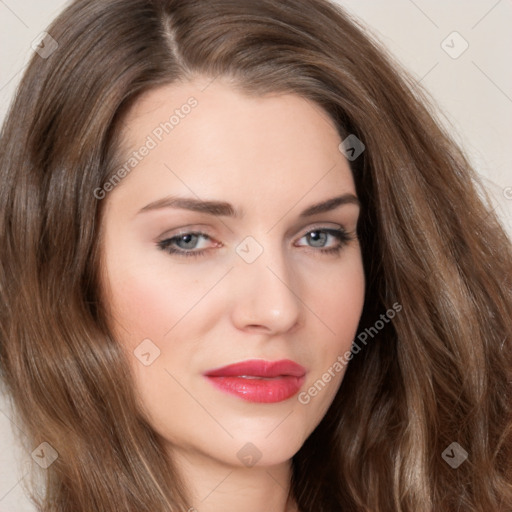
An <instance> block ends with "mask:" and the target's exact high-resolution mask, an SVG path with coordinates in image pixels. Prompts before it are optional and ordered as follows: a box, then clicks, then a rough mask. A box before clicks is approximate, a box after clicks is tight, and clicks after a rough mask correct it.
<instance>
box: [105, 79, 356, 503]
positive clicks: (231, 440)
mask: <svg viewBox="0 0 512 512" xmlns="http://www.w3.org/2000/svg"><path fill="white" fill-rule="evenodd" d="M207 83H208V82H206V81H204V80H201V79H199V78H198V79H197V80H195V81H194V82H188V83H180V84H173V85H171V86H165V87H161V88H159V89H156V90H153V91H151V92H149V93H147V94H146V95H145V96H143V97H142V98H141V99H139V101H138V102H137V103H136V104H135V105H134V107H133V108H132V110H131V111H130V112H129V113H128V116H127V117H126V118H125V120H124V123H123V126H124V127H125V131H124V133H123V138H124V144H123V148H124V149H125V150H126V152H127V153H126V157H127V158H126V159H128V158H129V155H130V154H131V152H133V151H134V150H136V149H137V148H140V147H141V146H142V145H143V144H144V143H145V141H146V140H147V137H148V135H150V134H152V133H154V130H155V128H156V127H158V126H159V125H160V123H162V122H163V121H165V120H168V119H169V116H170V114H172V112H173V111H174V110H175V109H176V108H179V107H180V106H181V105H184V104H185V103H186V102H187V99H188V98H190V97H191V96H194V97H195V98H196V99H197V102H198V104H197V106H196V107H195V108H194V109H193V110H192V111H191V112H190V113H189V114H188V115H187V116H184V117H183V118H182V119H180V122H179V124H178V125H177V126H175V127H174V129H173V131H172V132H170V133H168V134H165V135H164V137H163V138H162V140H161V141H158V144H157V146H156V147H154V148H153V149H151V151H150V152H149V154H147V155H146V156H145V157H144V158H143V159H142V160H141V161H140V163H139V164H138V165H137V166H136V168H134V169H133V170H132V171H131V172H130V173H129V174H128V175H127V176H126V177H125V178H124V179H123V180H122V182H121V183H120V184H119V185H118V186H117V187H116V188H115V189H114V190H113V191H111V192H109V194H108V195H107V197H106V199H105V201H106V205H105V206H106V210H105V214H104V218H103V226H102V227H103V255H104V268H105V274H104V288H105V293H106V296H107V297H108V303H109V308H110V311H111V315H112V324H113V325H112V330H113V332H114V334H115V336H116V338H117V339H118V340H119V341H120V343H121V344H122V346H123V347H125V348H126V350H127V354H128V357H129V360H130V362H131V364H132V366H133V372H134V378H135V382H136V390H137V393H138V397H139V399H140V403H141V407H142V408H143V410H144V413H145V414H146V417H147V418H148V421H149V422H150V424H151V425H152V427H153V428H154V429H155V431H156V432H157V433H158V434H159V436H160V437H161V438H162V439H163V440H164V442H165V444H166V446H167V448H168V453H169V455H170V456H171V457H172V459H173V461H175V463H176V465H177V467H178V469H179V470H180V472H181V474H182V475H183V478H184V480H185V482H186V485H187V486H188V488H189V491H190V496H191V504H190V507H191V508H190V510H197V511H199V512H220V511H231V510H244V511H245V512H262V511H265V512H283V511H292V510H296V509H295V506H294V503H293V502H292V501H291V500H287V494H288V491H289V488H290V476H291V458H292V457H293V455H294V454H295V453H296V452H297V451H298V450H299V449H300V447H301V446H302V444H303V443H304V441H305V440H306V438H307V437H308V436H309V435H310V434H311V432H312V431H313V430H314V429H315V427H316V426H317V425H318V423H319V422H320V421H321V419H322V417H323V416H324V415H325V412H326V410H327V409H328V407H329V405H330V404H331V402H332V400H333V399H334V396H335V394H336V392H337V390H338V388H339V385H340V383H341V380H342V378H343V373H344V370H343V371H339V372H336V373H334V377H332V379H331V380H330V382H329V383H328V384H327V385H326V386H325V387H324V388H323V389H322V390H321V391H320V392H318V394H317V396H315V397H314V398H312V399H311V400H310V402H309V403H308V404H307V405H305V404H303V403H300V402H299V400H298V395H297V394H295V395H294V396H291V397H290V398H287V399H284V400H282V401H279V402H276V403H254V402H248V401H246V400H244V399H242V398H241V397H239V396H235V395H233V394H229V393H225V392H224V391H222V390H219V389H218V388H216V387H215V386H213V385H212V384H211V382H210V381H209V380H208V379H207V378H206V377H205V376H204V375H203V374H204V373H205V372H206V371H207V370H209V369H212V368H218V367H222V366H226V365H229V364H232V363H237V362H240V361H246V360H249V359H250V360H254V359H256V360H267V361H277V360H283V359H287V360H292V361H294V362H296V363H298V364H300V365H302V366H303V367H304V368H305V369H306V374H305V380H304V382H303V384H302V386H301V388H300V391H304V390H308V389H309V388H310V387H311V386H313V384H314V383H315V382H316V381H317V380H318V379H319V378H321V377H322V375H323V374H324V373H325V372H326V371H327V369H328V368H329V367H332V365H333V363H334V362H335V361H336V359H337V357H338V356H339V355H340V354H343V353H345V352H346V351H347V350H350V347H351V343H352V340H353V339H354V336H355V334H356V330H357V325H358V322H359V318H360V315H361V311H362V307H363V301H364V273H363V266H362V260H361V252H360V247H359V242H358V240H357V237H356V225H357V220H358V216H359V205H358V204H357V201H356V200H355V197H356V192H355V186H354V182H353V179H352V175H351V171H350V168H349V165H348V162H347V160H346V159H345V157H344V156H343V155H342V153H341V152H340V151H339V149H338V146H339V144H340V142H341V138H340V136H339V134H338V133H337V131H336V128H335V126H334V124H333V123H332V121H331V120H330V118H329V117H328V115H327V114H326V113H325V112H324V111H323V110H322V109H320V108H319V107H318V106H317V105H315V104H313V103H311V102H310V101H307V100H305V99H303V98H301V97H299V96H296V95H294V94H286V95H283V94H281V95H269V96H265V97H249V96H247V95H244V94H242V93H241V92H240V91H238V90H237V89H235V88H233V86H231V85H229V84H227V83H225V82H223V81H222V80H220V79H217V80H216V81H215V82H213V83H212V84H211V85H209V86H208V87H206V84H207ZM205 87H206V88H205ZM203 89H204V91H203ZM169 196H179V197H187V198H192V199H198V198H200V199H201V200H215V201H222V202H226V203H229V204H230V205H232V207H233V209H235V210H239V216H236V217H235V216H231V215H213V214H211V213H206V212H197V211H191V210H187V209H184V208H178V207H176V206H173V207H171V206H169V205H167V206H164V205H162V204H161V203H160V204H159V205H158V204H157V205H155V202H156V201H159V200H161V199H163V198H168V197H169ZM340 196H343V197H344V198H345V199H344V200H342V201H340V202H339V204H338V205H337V206H336V207H335V208H332V209H329V210H328V211H324V212H320V213H318V212H317V213H314V214H312V215H308V216H301V213H302V212H304V211H305V210H306V209H308V208H309V207H310V206H312V205H315V204H317V203H322V202H324V201H327V200H329V199H332V198H334V197H340ZM152 203H153V206H154V207H153V208H148V209H146V210H144V211H142V212H141V209H143V208H144V207H145V206H147V205H149V204H152ZM217 213H219V212H217ZM221 213H227V212H221ZM325 230H338V231H339V230H342V231H344V232H346V234H347V237H348V239H347V240H345V239H344V238H343V237H342V239H341V241H340V240H339V239H338V238H336V236H335V235H332V234H330V233H331V232H330V231H329V232H327V231H325ZM197 232H201V233H204V234H206V235H207V237H204V236H196V237H194V236H192V237H190V236H189V237H188V238H187V237H185V238H182V239H178V240H176V239H174V241H171V242H167V243H166V245H165V248H166V249H168V248H169V247H171V248H172V249H175V250H181V251H183V252H197V251H203V254H202V255H200V256H197V257H194V256H191V257H186V256H181V255H177V254H172V253H170V252H168V251H167V250H163V249H162V248H161V247H159V246H158V243H159V242H162V241H163V240H169V239H171V238H172V237H176V236H177V235H185V234H186V233H197ZM336 232H337V231H336ZM249 236H250V237H252V239H251V241H250V243H249V244H247V241H246V242H245V245H244V244H242V245H241V246H240V244H241V242H243V241H244V240H245V239H246V237H249ZM253 240H254V241H256V242H257V244H255V242H254V241H253ZM237 247H239V249H240V247H242V248H243V249H244V251H245V253H246V254H247V255H249V256H253V255H256V254H259V253H258V252H257V251H261V249H262V251H263V252H261V254H259V256H258V257H257V258H256V259H255V260H254V261H252V262H250V263H249V262H248V261H247V260H246V259H244V258H243V257H242V256H243V255H244V251H242V252H240V250H239V252H237ZM338 247H339V248H340V250H339V251H338V252H331V253H325V252H321V250H322V249H324V250H327V249H335V248H338ZM241 255H242V256H241ZM147 339H149V340H151V342H150V344H148V341H146V342H145V343H146V345H144V347H145V349H144V351H143V352H144V353H145V354H146V356H145V357H146V360H148V359H150V358H153V357H154V355H155V354H156V352H155V350H159V351H160V352H159V355H158V357H156V358H155V359H154V361H153V362H152V363H151V364H147V365H145V364H143V363H141V361H140V360H139V358H137V357H135V355H134V351H135V353H137V347H138V346H140V344H141V342H143V340H147ZM155 347H158V349H156V348H155ZM139 353H140V351H139ZM148 354H150V355H148ZM248 443H251V444H250V445H247V444H248ZM243 447H245V450H246V451H243V450H242V452H240V450H241V449H242V448H243ZM247 450H248V451H247ZM247 454H249V459H247V458H245V459H243V457H242V455H245V456H247ZM251 456H253V457H254V459H255V460H256V459H258V460H257V461H256V463H255V464H253V463H250V462H249V463H247V462H244V460H245V461H247V460H249V461H250V460H252V459H251Z"/></svg>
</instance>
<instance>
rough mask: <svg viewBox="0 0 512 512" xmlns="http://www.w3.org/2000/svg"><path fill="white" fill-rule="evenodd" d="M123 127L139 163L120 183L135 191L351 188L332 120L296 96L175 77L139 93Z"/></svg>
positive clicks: (127, 148)
mask: <svg viewBox="0 0 512 512" xmlns="http://www.w3.org/2000/svg"><path fill="white" fill-rule="evenodd" d="M123 126H124V128H123V132H122V140H123V144H122V147H123V151H122V152H123V157H122V159H123V163H126V162H128V160H129V159H130V158H132V159H136V160H137V162H135V161H133V162H132V163H134V164H136V165H134V167H133V172H130V173H129V174H130V175H129V176H128V177H127V178H125V179H123V183H122V184H121V185H122V187H119V188H125V185H126V186H127V187H128V186H130V187H131V188H133V189H136V190H137V194H138V195H144V194H145V192H146V191H149V192H150V194H149V195H151V196H155V195H157V194H158V193H163V192H165V191H166V190H167V189H172V192H173V193H174V192H176V188H178V189H180V190H178V192H180V191H181V190H183V192H186V193H187V195H190V192H192V193H194V194H195V195H198V196H201V197H202V196H208V195H211V196H213V195H217V196H218V195H219V194H218V192H219V190H222V191H223V195H233V197H236V196H240V194H244V195H245V196H246V197H247V198H249V199H251V198H252V199H254V198H257V197H258V195H260V196H261V194H267V195H268V194H272V193H275V192H276V191H280V192H281V197H282V199H283V200H285V199H286V196H289V199H290V200H294V201H297V200H298V199H299V198H300V196H302V195H304V194H307V193H309V192H310V191H311V190H312V189H315V188H316V189H319V190H320V191H321V190H322V189H323V190H324V191H325V189H327V190H328V191H329V192H331V189H332V188H336V189H339V190H340V191H342V192H348V191H353V189H354V185H353V181H352V174H351V172H350V168H349V166H348V162H347V161H346V159H345V158H344V156H343V155H342V153H341V152H340V150H339V144H340V142H341V139H340V135H339V133H338V131H337V129H336V127H335V125H334V122H333V121H332V119H331V118H330V117H329V115H328V114H327V113H326V112H325V111H324V110H323V109H322V108H321V107H320V106H319V105H317V104H316V103H314V102H311V101H309V100H307V99H305V98H303V97H301V96H299V95H296V94H273V95H265V96H247V95H245V94H243V93H242V92H240V91H239V90H237V89H235V88H234V87H232V86H230V85H229V84H226V83H224V82H222V81H221V80H216V81H214V82H213V83H210V84H209V85H208V83H207V82H206V85H205V82H201V81H196V82H188V83H178V84H173V85H169V86H165V87H160V88H158V89H155V90H152V91H150V92H148V93H146V94H145V95H144V96H142V97H141V98H140V99H139V100H138V101H137V102H136V103H135V105H134V106H133V108H132V109H131V111H130V112H129V113H128V115H127V116H126V117H125V119H124V123H123ZM145 147H146V149H145V150H143V148H145ZM147 148H149V150H148V149H147ZM139 150H143V151H139ZM137 152H138V153H144V155H143V156H141V155H140V154H139V155H138V156H134V153H137ZM164 189H165V190H164ZM147 199H148V200H149V199H152V198H149V197H148V198H147Z"/></svg>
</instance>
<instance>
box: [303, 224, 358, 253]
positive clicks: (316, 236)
mask: <svg viewBox="0 0 512 512" xmlns="http://www.w3.org/2000/svg"><path fill="white" fill-rule="evenodd" d="M302 239H306V241H307V243H308V246H309V247H312V248H315V249H319V250H320V252H322V253H324V254H325V253H327V254H334V253H339V252H340V251H341V249H343V247H344V246H345V245H347V243H348V242H349V241H350V240H352V239H353V236H351V235H350V234H349V233H347V231H345V230H344V229H332V228H315V229H312V230H311V231H308V232H307V233H306V234H305V235H304V236H303V237H302V238H301V239H300V240H302ZM333 242H334V245H333Z"/></svg>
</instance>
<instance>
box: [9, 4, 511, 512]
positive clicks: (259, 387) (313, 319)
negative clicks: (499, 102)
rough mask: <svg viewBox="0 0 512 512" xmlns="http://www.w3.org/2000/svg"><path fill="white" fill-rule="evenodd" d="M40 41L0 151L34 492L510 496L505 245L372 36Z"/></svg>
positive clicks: (149, 504)
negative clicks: (36, 473)
mask: <svg viewBox="0 0 512 512" xmlns="http://www.w3.org/2000/svg"><path fill="white" fill-rule="evenodd" d="M48 33H49V34H50V37H51V39H50V38H47V39H46V41H44V42H43V45H42V47H44V48H48V49H49V51H47V52H46V53H45V57H46V58H44V59H41V58H39V57H37V58H35V59H33V61H32V62H31V64H30V66H29V68H28V70H27V72H26V75H25V77H24V79H23V81H22V83H21V86H20V89H19V93H18V95H17V98H16V101H15V102H14V104H13V106H12V109H11V111H10V114H9V116H8V119H7V121H6V123H5V126H4V131H3V137H2V143H1V157H2V158H1V161H2V189H1V200H2V205H3V208H2V216H1V217H0V218H1V223H0V226H1V232H2V234H3V237H4V238H3V241H2V242H3V243H2V249H1V254H2V256H1V261H2V266H1V272H2V274H1V283H2V285H1V294H2V295H1V296H2V313H1V314H2V317H1V325H2V330H1V332H2V341H1V344H0V346H1V361H2V373H3V380H4V381H5V383H6V385H7V388H8V390H9V393H10V394H11V396H12V397H13V401H14V403H15V405H16V407H17V411H18V414H19V417H20V421H21V422H23V424H24V425H25V429H24V430H25V432H27V433H29V435H30V442H31V445H30V447H29V448H30V450H33V449H34V447H37V449H36V450H35V455H34V454H33V458H34V460H35V461H36V462H38V461H37V459H38V457H39V459H40V460H39V463H38V465H39V466H41V467H42V468H43V470H42V472H43V476H44V478H45V479H46V480H45V494H44V495H42V496H39V497H37V496H35V499H36V500H38V506H39V509H40V510H43V511H74V512H78V511H84V512H85V511H88V512H89V511H91V510H102V511H114V510H115V511H120V510H126V511H128V510H129V511H146V510H147V511H152V512H155V511H164V510H166V511H169V510H172V511H182V510H189V511H192V510H197V511H200V512H208V511H219V510H223V511H224V510H234V509H235V507H236V509H237V510H240V509H241V510H244V511H249V512H251V511H261V510H265V511H268V510H276V511H284V510H285V511H292V510H300V511H313V510H314V511H339V510H343V511H352V510H353V511H360V510H361V511H363V510H364V511H368V512H370V511H371V512H377V511H382V512H385V511H399V510H401V511H420V512H423V511H425V512H427V511H429V512H431V511H440V510H443V511H444V510H446V511H449V510H467V511H474V512H476V511H491V510H492V511H505V510H510V509H511V508H512V468H511V466H510V462H509V461H510V460H511V458H512V428H511V425H512V422H511V419H512V416H511V400H510V399H511V396H512V393H511V381H512V378H511V363H512V354H511V347H512V345H511V342H510V336H511V330H512V325H511V321H510V319H511V317H512V315H511V313H512V297H511V286H510V280H511V270H512V268H511V266H512V265H511V262H512V258H511V249H510V241H509V240H508V239H507V236H506V235H505V233H504V231H503V229H502V228H501V227H500V225H499V223H498V221H497V219H496V217H495V215H494V214H493V213H492V211H491V210H490V208H489V207H488V206H486V205H484V204H483V203H482V201H481V199H480V198H479V195H478V192H477V189H476V185H475V176H474V173H473V171H472V170H471V168H470V166H469V164H468V162H467V161H466V159H465V157H464V156H463V154H462V152H461V151H460V150H458V149H457V148H456V146H455V145H454V144H453V142H452V141H451V140H450V139H449V137H448V136H447V135H446V134H445V133H444V132H443V131H442V130H441V129H440V128H439V126H438V125H437V124H436V123H435V122H434V120H433V119H432V116H431V114H429V111H428V109H427V108H426V107H425V106H424V105H425V100H424V98H422V96H421V93H420V92H419V91H418V90H417V89H414V88H413V86H412V81H411V80H409V79H408V78H407V76H405V75H404V74H403V73H402V72H398V71H397V69H396V67H395V66H394V65H393V64H391V63H390V60H389V59H388V58H387V57H386V56H385V55H384V54H383V52H382V50H381V49H379V48H378V47H376V45H375V44H374V43H373V42H372V41H371V40H370V39H369V38H368V36H367V35H365V34H364V33H363V31H362V30H361V29H360V28H358V27H357V26H356V25H355V23H354V22H353V21H351V20H350V19H349V18H348V17H347V15H346V14H345V13H344V12H343V11H342V10H340V9H339V8H338V7H336V6H334V5H331V4H330V3H327V2H326V1H324V0H293V1H289V2H278V1H275V0H263V1H261V2H252V1H249V0H237V1H233V0H208V1H200V0H197V1H187V2H185V1H178V0H175V1H172V0H167V1H164V0H160V1H159V0H153V1H145V0H123V1H121V0H117V1H111V2H104V1H100V0H92V1H87V2H85V1H78V2H74V3H72V4H71V5H70V6H69V7H68V8H67V9H66V10H65V11H64V13H63V14H62V15H61V16H59V18H58V19H57V20H56V21H55V22H54V24H53V25H52V26H51V27H50V28H49V29H48ZM50 49H51V51H50Z"/></svg>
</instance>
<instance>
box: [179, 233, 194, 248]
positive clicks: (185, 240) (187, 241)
mask: <svg viewBox="0 0 512 512" xmlns="http://www.w3.org/2000/svg"><path fill="white" fill-rule="evenodd" d="M196 236H197V235H183V236H182V237H181V240H180V242H182V244H181V245H182V248H183V249H193V248H194V245H195V239H194V237H196ZM183 246H184V247H183Z"/></svg>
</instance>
